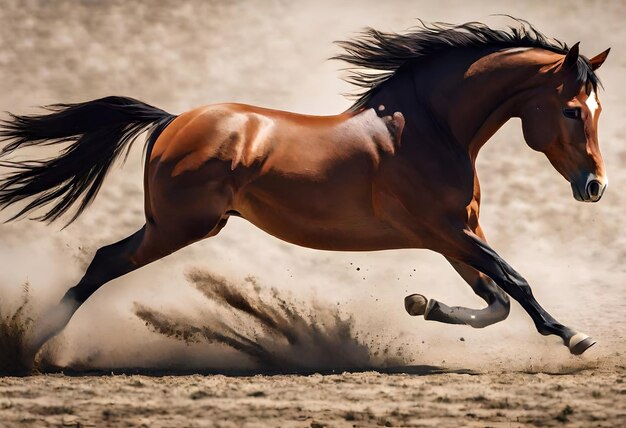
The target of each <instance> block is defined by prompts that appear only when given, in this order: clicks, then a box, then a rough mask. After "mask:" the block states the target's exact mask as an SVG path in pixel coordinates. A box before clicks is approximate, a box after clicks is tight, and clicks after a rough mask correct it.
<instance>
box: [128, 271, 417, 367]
mask: <svg viewBox="0 0 626 428" xmlns="http://www.w3.org/2000/svg"><path fill="white" fill-rule="evenodd" d="M187 280H188V281H189V282H190V284H191V285H193V287H195V288H196V289H197V290H198V291H199V292H200V293H201V294H202V295H203V296H204V297H206V299H208V302H206V303H214V304H215V305H214V306H217V307H215V308H213V309H212V310H211V309H208V310H207V311H206V312H205V313H204V314H202V315H201V316H199V317H198V318H196V319H193V318H190V317H189V316H188V315H184V314H178V315H174V314H172V313H166V312H162V311H157V310H154V309H152V308H150V307H148V306H145V305H142V304H137V305H136V307H135V314H136V315H137V316H138V317H139V318H141V319H142V320H143V321H144V322H145V323H146V326H148V327H149V328H150V329H152V330H154V331H156V332H158V333H160V334H162V335H165V336H167V337H173V338H175V339H178V340H182V341H184V342H185V343H199V342H204V343H208V344H220V345H223V346H226V347H230V348H232V349H234V350H236V351H238V352H240V353H242V354H244V355H246V356H248V357H250V359H251V360H252V362H253V363H254V364H255V365H256V367H255V366H253V367H231V369H239V370H244V369H246V368H256V369H262V370H263V371H264V372H281V373H285V372H303V371H304V372H311V371H328V370H355V369H358V370H365V369H373V368H382V367H389V366H398V365H402V364H406V363H407V360H406V359H405V358H404V357H403V355H402V353H401V351H400V346H399V345H398V344H397V343H396V344H394V343H393V342H392V343H391V344H386V345H384V347H383V348H382V349H381V346H382V345H381V344H380V343H377V342H376V341H374V340H372V338H371V337H370V335H369V334H367V333H361V335H359V333H358V332H357V331H356V330H355V326H354V320H353V319H352V317H349V316H348V317H346V316H345V315H342V314H341V312H340V310H339V308H338V307H332V306H330V305H327V304H323V303H320V302H317V301H315V300H309V301H306V302H305V301H297V300H296V299H294V298H293V296H290V295H289V294H287V295H286V296H285V294H286V293H284V292H283V293H281V292H280V291H279V290H277V289H276V288H271V289H266V288H264V287H263V286H262V285H261V284H260V283H259V282H258V281H256V280H255V279H254V278H252V277H247V278H246V279H245V280H244V281H243V282H241V283H237V284H235V283H232V282H230V281H228V280H226V279H225V278H223V277H220V276H218V275H215V274H213V273H211V272H208V271H203V270H194V271H192V272H190V273H189V274H188V275H187ZM394 345H395V346H394ZM204 369H205V370H211V369H212V367H210V366H208V367H204Z"/></svg>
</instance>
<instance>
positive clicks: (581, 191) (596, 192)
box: [570, 173, 608, 202]
mask: <svg viewBox="0 0 626 428" xmlns="http://www.w3.org/2000/svg"><path fill="white" fill-rule="evenodd" d="M570 184H571V185H572V192H573V193H574V198H576V200H577V201H581V202H598V201H599V200H600V198H602V195H603V194H604V191H605V190H606V186H607V185H608V182H607V181H606V179H605V180H604V181H603V180H601V179H600V178H599V177H598V176H597V175H595V174H592V173H589V174H583V175H582V176H581V177H580V178H578V179H576V180H572V181H571V183H570Z"/></svg>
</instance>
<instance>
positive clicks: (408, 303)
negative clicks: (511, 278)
mask: <svg viewBox="0 0 626 428" xmlns="http://www.w3.org/2000/svg"><path fill="white" fill-rule="evenodd" d="M447 260H448V261H449V262H450V264H451V265H452V266H453V267H454V269H455V270H456V271H457V272H458V273H459V275H461V277H462V278H463V279H464V280H465V282H467V283H468V284H469V286H470V287H472V289H473V290H474V293H476V295H478V296H479V297H481V298H482V299H483V300H484V301H485V302H487V307H486V308H483V309H471V308H467V307H464V306H452V307H450V306H448V305H446V304H445V303H442V302H440V301H438V300H435V299H430V300H427V299H426V298H425V297H424V296H422V295H420V294H412V295H410V296H407V297H406V298H405V308H406V309H407V311H408V312H409V314H411V315H414V316H415V315H424V319H427V320H431V321H438V322H443V323H447V324H466V325H469V326H472V327H474V328H483V327H487V326H489V325H491V324H495V323H497V322H500V321H503V320H504V319H506V317H507V316H508V315H509V311H510V302H509V297H508V296H507V295H506V293H505V292H504V291H502V289H501V288H500V287H498V285H497V284H496V283H495V282H493V280H491V278H489V277H487V276H486V275H484V274H482V273H480V272H478V271H477V270H476V269H474V268H472V267H471V266H468V265H466V264H464V263H461V262H458V261H456V260H453V259H450V258H447Z"/></svg>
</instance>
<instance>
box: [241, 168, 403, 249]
mask: <svg viewBox="0 0 626 428" xmlns="http://www.w3.org/2000/svg"><path fill="white" fill-rule="evenodd" d="M237 199H238V203H237V204H236V205H237V206H236V210H237V211H238V212H239V213H240V214H241V215H242V217H244V218H245V219H247V220H248V221H250V222H251V223H252V224H254V225H255V226H257V227H259V228H260V229H262V230H264V231H266V232H267V233H269V234H271V235H273V236H275V237H277V238H279V239H281V240H283V241H287V242H290V243H293V244H296V245H300V246H303V247H308V248H315V249H324V250H340V251H372V250H384V249H392V248H408V247H410V246H411V245H410V244H409V243H408V241H407V239H406V238H405V237H404V236H403V235H402V234H400V233H399V232H398V231H396V230H395V229H393V228H392V227H391V226H390V225H389V224H387V223H386V222H384V221H383V220H381V219H379V218H377V217H376V215H375V213H374V209H373V206H372V197H371V186H367V185H364V184H358V185H351V184H350V180H348V181H344V182H341V181H339V182H336V183H334V184H333V185H328V186H327V185H324V184H320V183H316V182H307V181H306V180H304V181H300V182H298V181H292V182H289V183H282V184H279V183H276V185H275V186H272V185H271V184H270V182H266V183H261V184H259V185H253V186H251V188H250V189H247V191H246V192H245V194H244V195H242V196H241V197H240V198H237Z"/></svg>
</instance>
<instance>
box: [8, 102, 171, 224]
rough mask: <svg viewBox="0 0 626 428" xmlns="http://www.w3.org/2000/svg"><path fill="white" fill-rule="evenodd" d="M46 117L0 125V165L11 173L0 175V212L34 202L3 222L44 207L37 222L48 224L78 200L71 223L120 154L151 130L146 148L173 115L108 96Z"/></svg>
mask: <svg viewBox="0 0 626 428" xmlns="http://www.w3.org/2000/svg"><path fill="white" fill-rule="evenodd" d="M46 108H47V110H49V111H50V113H49V114H44V115H40V116H16V115H11V118H10V119H8V120H6V121H0V141H4V142H7V144H6V145H5V147H4V148H2V149H1V150H0V167H6V168H10V169H12V170H13V171H12V172H10V173H9V174H8V175H6V176H4V177H0V209H4V208H6V207H8V206H10V205H12V204H14V203H16V202H19V201H22V200H23V199H26V198H31V197H33V198H34V199H32V200H31V201H30V202H29V203H28V204H27V205H26V206H25V207H24V208H22V209H21V211H19V212H18V213H17V214H15V215H14V216H13V217H11V218H10V219H9V220H7V221H11V220H14V219H17V218H19V217H22V216H23V215H25V214H27V213H29V212H31V211H33V210H35V209H37V208H39V207H42V206H51V208H50V209H49V210H48V211H47V212H45V213H44V214H42V215H40V216H38V217H35V219H36V220H40V221H48V222H52V221H54V220H56V219H58V218H59V217H60V216H61V215H62V214H64V213H65V212H66V211H68V210H69V209H70V208H71V207H72V206H73V205H74V203H75V202H78V201H80V205H79V206H78V209H77V210H76V212H75V213H74V215H73V217H72V218H71V219H70V221H69V222H68V224H69V223H71V222H73V221H74V220H75V219H76V218H77V217H78V216H79V215H80V214H81V213H82V212H83V211H84V210H85V208H87V206H88V205H89V204H90V203H91V202H92V201H93V199H94V198H95V197H96V194H97V193H98V190H100V186H101V185H102V181H103V180H104V177H105V176H106V174H107V171H108V170H109V169H110V168H111V165H112V164H113V162H114V161H115V160H116V159H118V158H120V157H121V156H124V159H125V158H126V156H128V151H129V149H130V147H131V144H132V143H133V141H134V140H135V139H136V137H137V136H138V135H139V134H141V133H142V132H144V131H146V130H150V136H149V137H148V139H147V145H148V147H149V148H150V146H151V145H153V144H154V141H156V139H157V137H158V136H159V134H160V133H161V132H162V131H163V130H164V129H165V127H167V125H169V124H170V122H171V121H172V120H174V118H175V117H176V116H174V115H171V114H169V113H167V112H166V111H163V110H161V109H159V108H156V107H153V106H151V105H148V104H145V103H143V102H141V101H137V100H134V99H132V98H125V97H106V98H100V99H98V100H93V101H88V102H84V103H78V104H56V105H52V106H48V107H46ZM54 144H66V147H64V148H63V149H62V150H61V152H60V155H59V156H57V157H52V158H47V159H43V160H31V161H16V160H2V159H3V158H6V156H7V155H9V154H11V153H13V152H14V151H16V150H17V149H21V148H26V147H31V146H41V147H43V146H50V145H54Z"/></svg>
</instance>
